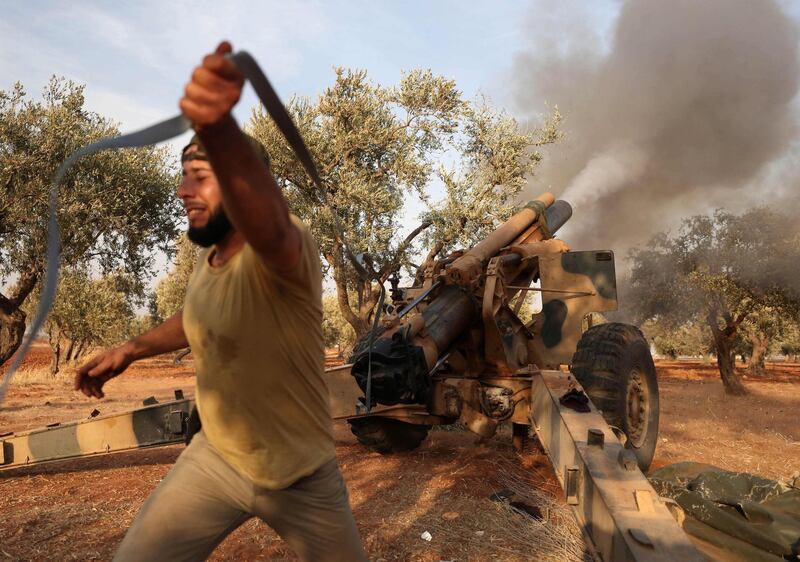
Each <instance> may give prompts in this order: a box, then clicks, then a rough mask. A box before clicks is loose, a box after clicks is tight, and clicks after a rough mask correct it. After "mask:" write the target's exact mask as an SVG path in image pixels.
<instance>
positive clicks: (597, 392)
mask: <svg viewBox="0 0 800 562" xmlns="http://www.w3.org/2000/svg"><path fill="white" fill-rule="evenodd" d="M570 370H571V371H572V374H573V375H574V376H575V378H576V379H577V380H578V382H579V383H580V384H581V386H583V389H584V390H585V391H586V394H588V395H589V398H590V399H591V401H592V403H593V404H594V405H595V407H596V408H597V409H598V410H600V411H601V413H602V414H603V417H604V418H605V420H606V422H608V424H609V425H613V426H616V427H618V428H620V429H621V430H622V431H623V433H625V435H626V436H630V435H631V433H630V427H629V424H628V396H627V393H628V384H629V381H630V377H631V373H632V372H633V371H634V370H638V372H639V373H640V374H641V375H642V378H643V379H644V381H643V382H644V384H646V385H647V391H648V394H649V400H650V404H649V412H648V416H647V420H646V421H645V425H644V428H645V430H644V434H643V438H642V442H641V443H640V445H639V447H636V446H634V445H633V443H632V442H631V440H630V438H629V439H628V443H627V447H628V448H629V449H631V450H632V451H633V452H634V453H635V454H636V459H637V460H638V463H639V468H641V469H642V471H646V470H647V469H648V468H649V467H650V463H651V462H653V456H654V455H655V452H656V444H657V442H658V412H659V404H658V379H657V377H656V367H655V365H654V364H653V357H652V355H651V354H650V345H649V344H648V343H647V340H646V339H645V337H644V335H643V334H642V332H641V331H640V330H639V329H638V328H637V327H635V326H631V325H629V324H620V323H618V322H611V323H608V324H600V325H597V326H592V327H591V328H589V329H588V330H586V331H585V332H584V333H583V336H582V337H581V339H580V341H579V342H578V347H577V350H576V351H575V355H574V356H573V357H572V366H571V369H570Z"/></svg>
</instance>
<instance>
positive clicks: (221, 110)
mask: <svg viewBox="0 0 800 562" xmlns="http://www.w3.org/2000/svg"><path fill="white" fill-rule="evenodd" d="M232 50H233V48H232V47H231V44H230V43H228V42H227V41H223V42H222V43H220V44H219V46H218V47H217V50H216V51H215V52H214V53H213V54H211V55H208V56H206V57H205V58H204V59H203V63H202V64H201V65H200V66H198V67H197V68H195V69H194V72H193V73H192V78H191V80H190V81H189V83H188V84H187V85H186V90H185V92H184V96H183V98H181V101H180V104H179V105H180V108H181V111H182V112H183V114H184V115H185V116H186V117H187V118H188V119H189V120H190V121H191V122H192V125H193V126H194V129H195V130H196V131H198V132H200V130H201V129H203V128H204V127H208V126H211V125H216V124H217V123H220V122H221V121H222V120H223V119H225V118H226V117H227V116H228V115H230V112H231V109H233V106H234V105H236V102H238V101H239V98H240V97H241V95H242V88H243V87H244V76H243V75H242V73H241V72H239V69H238V68H236V65H235V64H233V62H232V61H231V60H230V59H228V58H226V57H225V55H226V54H228V53H230V52H231V51H232Z"/></svg>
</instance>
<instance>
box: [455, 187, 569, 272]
mask: <svg viewBox="0 0 800 562" xmlns="http://www.w3.org/2000/svg"><path fill="white" fill-rule="evenodd" d="M554 201H555V197H554V196H553V194H552V193H542V194H541V195H540V196H539V197H537V198H536V199H534V200H533V201H531V202H530V203H528V204H527V205H526V206H525V208H524V209H522V210H521V211H519V212H518V213H516V214H515V215H513V216H512V217H511V218H509V219H508V220H507V221H506V222H504V223H503V224H501V225H500V226H498V227H497V229H496V230H495V231H494V232H492V233H491V234H490V235H489V236H487V237H486V238H484V239H483V240H481V241H480V242H479V243H478V244H476V245H475V246H473V247H472V248H471V249H470V250H469V251H468V252H466V253H465V254H464V255H463V256H461V257H460V258H458V259H457V260H455V261H454V262H453V263H452V264H450V265H449V266H448V268H447V276H448V278H449V279H450V280H451V281H453V282H455V283H462V282H464V281H467V280H469V279H471V278H473V277H474V276H475V275H479V274H480V273H481V272H482V269H483V266H484V265H485V264H486V262H487V261H489V259H490V258H491V257H492V256H495V255H497V252H499V251H500V250H501V249H502V248H504V247H505V246H508V245H509V244H510V243H511V242H513V241H514V240H515V239H516V238H517V237H518V236H519V235H520V234H522V233H523V232H525V230H526V229H528V228H529V227H530V226H531V225H532V224H533V223H534V221H536V219H537V218H539V213H542V212H545V211H546V209H547V208H548V207H550V206H551V205H552V204H553V202H554Z"/></svg>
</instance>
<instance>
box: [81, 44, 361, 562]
mask: <svg viewBox="0 0 800 562" xmlns="http://www.w3.org/2000/svg"><path fill="white" fill-rule="evenodd" d="M230 52H231V46H230V44H229V43H227V42H223V43H221V44H220V45H219V47H217V50H216V52H215V53H213V54H210V55H208V56H206V57H205V58H204V59H203V62H202V64H201V65H200V66H198V67H197V68H196V69H195V70H194V72H193V74H192V77H191V80H190V81H189V83H188V85H187V86H186V90H185V95H184V97H183V98H182V99H181V101H180V108H181V111H182V112H183V114H184V115H185V116H186V117H187V118H188V119H189V120H190V121H191V122H192V124H193V128H194V130H195V132H196V133H197V134H196V135H195V137H194V138H193V139H192V141H191V142H190V144H189V145H188V146H187V147H186V148H185V149H184V151H183V156H182V166H183V178H182V181H181V184H180V187H179V189H178V197H180V199H181V201H182V202H183V205H184V208H185V209H186V215H187V217H188V221H189V231H188V235H189V238H190V239H191V240H192V241H193V242H195V243H197V244H199V245H200V246H202V247H204V248H205V250H203V251H202V252H201V253H200V256H199V259H198V262H197V265H196V267H195V270H194V273H193V274H192V277H191V279H190V281H189V285H188V288H187V294H186V301H185V303H184V308H183V310H181V311H180V312H178V313H176V314H175V315H174V316H172V317H170V318H169V319H167V320H166V321H165V322H164V323H163V324H161V325H160V326H158V327H156V328H154V329H152V330H150V331H149V332H146V333H145V334H142V335H140V336H138V337H136V338H133V339H132V340H130V341H128V342H126V343H124V344H122V345H120V346H118V347H116V348H114V349H111V350H108V351H105V352H104V353H101V354H100V355H98V356H96V357H94V358H93V359H92V360H90V361H89V362H88V363H86V364H85V365H83V366H81V367H80V368H79V369H78V370H77V373H76V377H75V388H76V390H80V391H82V392H83V393H84V394H86V395H87V396H94V397H97V398H102V397H103V395H104V394H103V385H104V384H105V383H106V382H107V381H109V380H110V379H112V378H113V377H116V376H118V375H120V374H121V373H122V372H124V371H125V369H126V368H127V367H128V366H129V365H130V364H131V363H132V362H133V361H136V360H139V359H143V358H146V357H152V356H154V355H158V354H161V353H166V352H169V351H174V350H177V349H181V348H184V347H187V346H191V348H192V353H193V356H194V363H195V368H196V372H197V386H196V391H195V400H196V404H197V410H198V413H199V415H200V420H201V422H202V431H200V432H199V433H197V434H196V435H195V436H194V438H193V439H192V442H191V443H190V444H189V446H188V447H187V448H186V449H185V450H184V451H183V452H182V453H181V455H180V457H179V458H178V460H177V462H176V463H175V466H174V467H173V468H172V470H171V471H170V472H169V474H168V475H167V476H166V478H164V480H163V481H162V482H161V483H160V484H159V486H158V487H157V488H156V490H155V491H154V492H153V493H152V494H151V495H150V497H149V498H148V499H147V501H146V502H145V504H144V506H143V507H142V509H141V511H140V512H139V514H138V516H137V517H136V520H135V521H134V522H133V525H132V526H131V528H130V529H129V530H128V533H127V534H126V536H125V539H124V540H123V541H122V544H121V545H120V547H119V550H118V551H117V554H116V556H115V560H120V561H129V560H170V561H172V560H203V559H205V558H207V557H208V556H209V554H211V552H212V551H213V550H214V548H215V547H216V546H217V545H218V544H219V543H220V542H222V540H223V539H224V538H225V537H226V536H227V535H228V534H230V533H231V532H232V531H233V530H234V529H236V528H237V527H238V526H239V525H241V524H242V523H244V522H245V521H247V520H248V519H250V518H251V517H259V518H261V519H262V520H263V521H264V522H265V523H267V524H268V525H269V526H270V527H272V528H273V529H274V530H275V531H276V532H277V533H278V534H279V535H280V536H281V537H282V538H283V539H284V540H286V542H287V543H288V544H289V545H290V546H291V547H292V549H294V551H295V552H296V553H297V554H298V556H299V557H300V558H301V559H302V560H305V561H342V562H344V561H347V562H353V561H361V560H366V556H365V555H364V552H363V550H362V547H361V541H360V538H359V535H358V530H357V528H356V525H355V521H354V519H353V515H352V512H351V510H350V505H349V502H348V496H347V489H346V487H345V485H344V481H343V480H342V476H341V473H340V471H339V467H338V465H337V463H336V457H335V449H334V444H333V436H332V428H331V419H330V412H329V404H328V389H327V385H326V382H325V379H324V376H323V375H324V344H323V338H322V300H321V299H322V272H321V266H320V262H319V253H318V248H317V245H316V243H315V241H314V239H313V238H312V236H311V234H310V233H309V231H308V229H307V228H306V226H305V225H303V223H302V222H301V221H300V220H299V219H298V218H297V217H295V216H293V215H291V214H290V213H289V208H288V206H287V203H286V200H285V199H284V197H283V195H282V193H281V191H280V189H279V188H278V186H277V184H276V183H275V179H274V178H273V176H272V174H271V172H270V169H269V159H268V157H267V154H266V151H265V150H264V149H263V147H262V146H261V145H260V144H259V143H258V142H257V141H255V140H254V139H252V138H250V137H248V136H246V135H245V134H244V133H243V132H242V131H241V130H240V128H239V126H238V125H237V124H236V122H235V121H234V120H233V118H232V116H231V110H232V108H233V107H234V105H235V104H236V103H237V102H238V101H239V98H240V96H241V92H242V87H243V85H244V79H243V77H242V75H241V73H240V72H239V70H238V69H237V68H236V66H235V65H234V63H233V62H232V61H231V60H229V59H228V58H226V56H225V55H226V54H228V53H230Z"/></svg>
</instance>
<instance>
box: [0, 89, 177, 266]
mask: <svg viewBox="0 0 800 562" xmlns="http://www.w3.org/2000/svg"><path fill="white" fill-rule="evenodd" d="M83 105H84V96H83V86H79V85H76V84H74V83H73V82H69V81H66V80H64V79H62V78H55V77H54V78H53V79H52V80H51V81H50V84H49V85H48V87H47V88H46V89H45V91H44V93H43V96H42V99H41V100H30V99H28V97H27V94H26V93H25V91H24V89H23V88H22V86H21V85H20V84H17V85H15V87H14V88H13V89H12V90H11V91H8V92H0V187H2V191H0V258H2V262H1V263H0V270H1V271H2V274H4V275H10V274H13V273H19V272H22V271H31V270H35V271H41V269H42V266H43V264H44V254H45V240H46V235H45V233H46V222H47V199H48V190H49V187H50V182H51V181H52V177H53V174H54V173H55V170H56V168H57V167H58V165H59V164H60V163H61V162H62V161H63V160H64V159H65V158H66V157H67V156H68V155H69V154H71V153H72V152H73V151H74V150H76V149H77V148H79V147H80V146H83V145H85V144H87V143H89V142H91V141H94V140H97V139H98V138H100V137H104V136H109V135H114V134H117V133H118V131H117V129H116V127H115V126H114V125H113V124H111V123H110V122H109V121H107V120H106V119H104V118H103V117H101V116H99V115H97V114H95V113H92V112H89V111H86V110H85V109H84V107H83ZM176 179H177V176H176V173H175V170H174V169H173V167H172V163H171V162H170V160H169V156H168V153H167V152H166V150H165V149H155V148H149V149H137V150H126V151H113V152H112V151H106V152H102V153H99V154H95V155H93V156H89V157H86V158H84V159H82V160H80V161H79V162H78V163H77V164H76V165H75V166H74V167H73V168H72V170H71V171H70V172H69V174H68V175H67V177H66V178H65V181H64V183H63V184H62V186H61V189H60V193H59V208H58V218H59V222H60V225H61V230H62V239H61V242H62V247H61V250H62V254H63V255H62V263H63V264H64V265H67V266H75V265H80V264H86V263H89V262H94V263H95V264H96V265H98V266H99V267H100V268H101V269H102V270H103V271H106V272H109V271H112V270H115V269H118V268H122V269H123V270H125V271H126V272H128V273H130V274H132V275H134V276H135V277H138V278H141V277H146V276H147V275H149V274H150V269H151V266H152V259H153V255H154V252H155V250H156V249H159V248H162V249H163V248H166V245H167V243H168V241H169V240H170V239H171V238H173V237H174V235H175V232H176V224H177V221H178V218H179V216H180V214H179V212H180V206H179V202H178V201H177V198H176V197H175V195H174V188H175V185H176Z"/></svg>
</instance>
